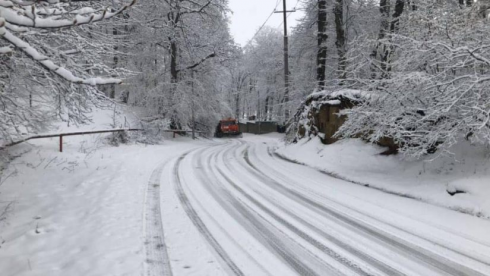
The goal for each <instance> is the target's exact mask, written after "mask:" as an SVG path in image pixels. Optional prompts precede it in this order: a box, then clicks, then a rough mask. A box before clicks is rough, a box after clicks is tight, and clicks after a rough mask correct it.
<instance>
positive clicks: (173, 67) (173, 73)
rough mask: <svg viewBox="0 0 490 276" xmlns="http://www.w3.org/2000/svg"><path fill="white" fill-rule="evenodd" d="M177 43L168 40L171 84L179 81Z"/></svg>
mask: <svg viewBox="0 0 490 276" xmlns="http://www.w3.org/2000/svg"><path fill="white" fill-rule="evenodd" d="M177 55H178V50H177V43H176V42H175V40H173V39H170V77H171V83H173V84H175V83H177V82H178V79H179V71H178V69H177Z"/></svg>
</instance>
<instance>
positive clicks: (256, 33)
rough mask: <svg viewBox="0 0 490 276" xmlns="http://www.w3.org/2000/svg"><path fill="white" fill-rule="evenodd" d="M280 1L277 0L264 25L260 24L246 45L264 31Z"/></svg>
mask: <svg viewBox="0 0 490 276" xmlns="http://www.w3.org/2000/svg"><path fill="white" fill-rule="evenodd" d="M298 1H299V0H298ZM279 3H281V0H277V2H276V6H275V7H274V10H273V11H272V12H271V14H270V15H269V17H267V19H266V20H265V22H264V23H263V24H262V26H260V28H259V29H258V30H257V32H255V34H254V36H253V37H252V38H251V39H250V40H249V41H248V42H247V44H246V45H245V46H247V45H249V44H250V43H252V41H253V40H254V39H255V38H256V37H257V35H258V34H259V33H260V31H262V29H263V28H264V27H265V24H267V22H269V19H271V17H272V15H274V12H275V11H276V9H277V7H278V6H279Z"/></svg>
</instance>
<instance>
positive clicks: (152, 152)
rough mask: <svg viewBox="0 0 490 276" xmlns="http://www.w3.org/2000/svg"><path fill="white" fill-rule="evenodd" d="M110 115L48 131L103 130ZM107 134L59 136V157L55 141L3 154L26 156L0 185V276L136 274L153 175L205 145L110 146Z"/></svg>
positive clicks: (168, 142)
mask: <svg viewBox="0 0 490 276" xmlns="http://www.w3.org/2000/svg"><path fill="white" fill-rule="evenodd" d="M112 113H113V112H112V111H111V110H105V111H104V110H98V111H97V112H95V113H94V114H92V116H93V120H94V122H93V124H92V125H90V126H87V125H85V126H78V127H77V126H70V127H67V126H66V125H63V124H59V125H58V129H57V130H53V131H52V132H58V131H79V130H96V129H107V128H111V124H112V123H113V119H112ZM124 116H126V117H127V116H128V113H127V112H125V113H123V114H120V116H119V118H118V120H119V121H121V122H123V121H124ZM127 119H128V118H127ZM128 121H129V119H128ZM110 135H111V134H104V135H87V136H73V137H66V138H65V141H64V152H63V153H60V152H58V139H55V138H53V139H44V140H33V141H31V142H29V143H28V144H21V145H18V146H16V147H15V148H14V149H12V150H11V151H12V152H15V153H22V152H27V153H24V154H22V155H21V156H20V157H17V158H16V159H14V160H13V161H12V162H11V164H10V165H9V167H8V169H7V170H6V171H5V172H4V173H3V175H2V176H3V179H2V180H1V181H0V183H1V185H0V214H1V213H2V212H3V211H4V210H7V212H6V217H5V216H3V219H2V220H1V221H0V271H1V273H0V275H2V276H10V275H12V276H13V275H141V274H142V271H143V264H144V261H145V258H146V256H145V242H146V240H145V239H146V237H145V235H142V233H144V232H143V229H144V228H145V223H144V221H145V219H146V216H145V215H144V214H145V213H146V212H147V211H148V210H146V209H147V208H149V207H147V205H146V204H145V202H146V201H147V192H148V189H147V188H148V186H149V185H150V184H149V181H150V176H151V174H152V172H153V170H154V169H155V168H156V167H157V166H158V165H159V164H160V163H161V162H164V161H165V160H170V159H171V158H172V157H174V156H177V155H179V154H181V153H183V152H185V151H187V150H189V149H192V148H195V147H198V146H202V144H203V143H209V142H203V141H198V142H192V141H190V140H188V139H175V140H173V139H170V140H166V141H164V142H163V143H162V144H161V145H153V146H147V145H142V144H132V145H120V146H119V147H113V146H110V145H108V144H107V141H106V139H105V138H106V137H109V136H110ZM7 207H8V208H7Z"/></svg>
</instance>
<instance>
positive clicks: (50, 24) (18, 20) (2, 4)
mask: <svg viewBox="0 0 490 276" xmlns="http://www.w3.org/2000/svg"><path fill="white" fill-rule="evenodd" d="M135 3H136V0H132V1H131V3H130V4H128V5H125V6H123V7H122V8H120V9H119V10H116V11H115V12H109V11H108V9H107V8H106V9H105V10H103V11H102V12H100V13H95V12H94V13H88V14H85V13H83V15H82V14H77V15H76V16H74V18H72V19H57V20H55V19H53V18H50V17H47V18H39V17H37V16H36V15H37V11H36V8H35V6H33V5H31V6H30V8H15V6H14V4H13V3H12V2H11V1H6V0H0V14H1V17H3V18H4V19H5V20H6V21H7V22H8V23H10V24H14V25H18V26H23V27H33V28H40V29H53V28H65V27H73V26H79V25H84V24H90V23H93V22H98V21H102V20H105V19H110V18H112V17H114V16H116V15H118V14H120V13H122V12H124V11H125V10H127V9H128V8H130V7H131V6H133V5H134V4H135Z"/></svg>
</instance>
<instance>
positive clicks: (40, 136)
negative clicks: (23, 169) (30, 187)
mask: <svg viewBox="0 0 490 276" xmlns="http://www.w3.org/2000/svg"><path fill="white" fill-rule="evenodd" d="M143 130H144V129H139V128H128V129H108V130H94V131H79V132H66V133H55V134H43V135H34V136H30V137H27V138H24V139H22V140H19V141H15V142H12V143H10V144H7V145H4V146H1V147H0V150H4V149H6V148H9V147H12V146H15V145H18V144H21V143H24V142H27V141H29V140H35V139H46V138H56V137H59V143H60V152H63V137H65V136H79V135H90V134H101V133H115V132H125V131H143ZM163 132H171V133H173V138H175V135H176V134H180V133H192V130H173V129H168V130H164V131H163ZM194 132H195V133H199V134H201V133H205V132H203V131H194Z"/></svg>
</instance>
